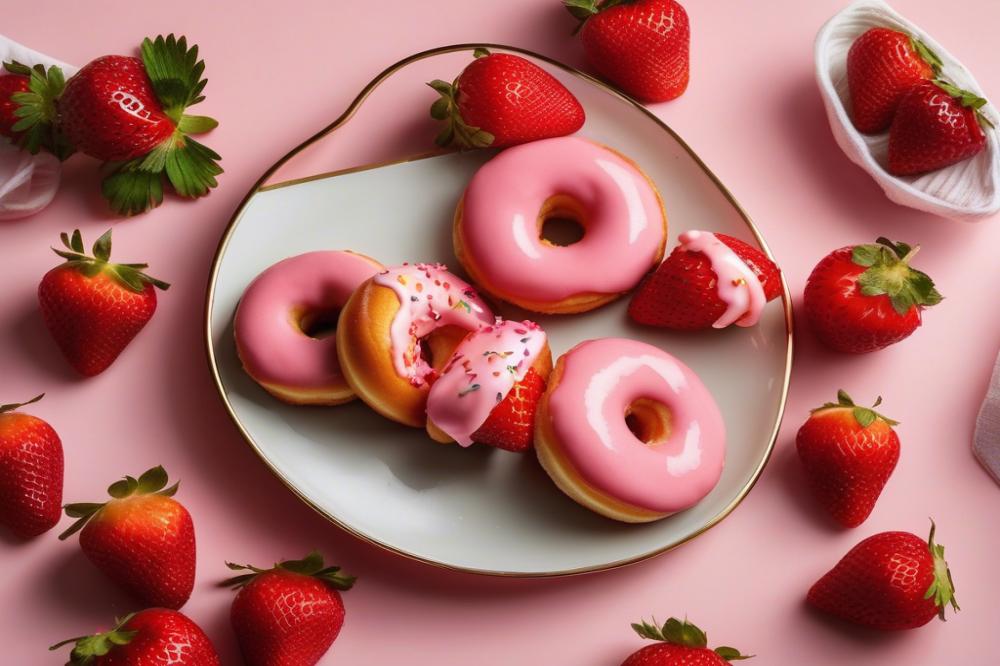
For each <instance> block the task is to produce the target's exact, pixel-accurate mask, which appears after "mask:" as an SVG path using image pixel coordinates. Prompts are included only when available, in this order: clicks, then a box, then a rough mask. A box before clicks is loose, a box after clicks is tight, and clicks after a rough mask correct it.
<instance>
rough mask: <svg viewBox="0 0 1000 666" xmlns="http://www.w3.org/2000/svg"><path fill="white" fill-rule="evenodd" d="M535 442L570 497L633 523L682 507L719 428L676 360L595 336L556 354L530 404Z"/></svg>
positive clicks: (697, 486)
mask: <svg viewBox="0 0 1000 666" xmlns="http://www.w3.org/2000/svg"><path fill="white" fill-rule="evenodd" d="M535 448H536V450H537V452H538V459H539V461H540V462H541V464H542V467H544V468H545V471H546V472H548V474H549V476H551V477H552V480H553V481H554V482H555V483H556V485H557V486H559V488H560V489H561V490H562V491H563V492H564V493H566V494H567V495H569V496H570V497H571V498H572V499H574V500H576V501H577V502H579V503H580V504H582V505H583V506H585V507H587V508H589V509H591V510H593V511H596V512H597V513H600V514H602V515H604V516H607V517H609V518H613V519H615V520H620V521H623V522H628V523H641V522H649V521H652V520H658V519H660V518H664V517H666V516H669V515H670V514H672V513H676V512H678V511H683V510H684V509H687V508H690V507H691V506H693V505H695V504H697V503H698V502H699V501H700V500H701V499H702V498H703V497H705V495H707V494H708V493H709V492H710V491H711V490H712V488H714V487H715V485H716V484H717V483H718V481H719V477H720V476H721V475H722V465H723V460H724V458H725V448H726V431H725V425H724V423H723V421H722V414H721V413H720V412H719V408H718V406H717V405H716V404H715V400H714V399H713V398H712V395H711V394H710V393H709V392H708V389H707V388H705V385H704V384H702V382H701V380H700V379H698V377H697V375H695V374H694V373H693V372H692V371H691V370H690V369H689V368H688V367H687V366H685V365H684V364H683V363H681V362H680V361H678V360H677V359H676V358H674V357H673V356H671V355H670V354H668V353H666V352H665V351H663V350H661V349H659V348H657V347H653V346H652V345H648V344H645V343H643V342H637V341H635V340H626V339H622V338H601V339H598V340H588V341H586V342H582V343H580V344H578V345H577V346H576V347H574V348H573V349H571V350H569V351H568V352H566V353H565V354H564V355H563V356H562V357H560V358H559V360H558V362H557V363H556V367H555V369H554V370H553V371H552V374H551V375H550V377H549V384H548V389H547V390H546V392H545V394H544V395H543V396H542V399H541V401H540V403H539V407H538V413H537V416H536V421H535Z"/></svg>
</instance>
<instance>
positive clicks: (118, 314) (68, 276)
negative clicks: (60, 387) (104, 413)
mask: <svg viewBox="0 0 1000 666" xmlns="http://www.w3.org/2000/svg"><path fill="white" fill-rule="evenodd" d="M60 238H61V239H62V242H63V245H64V246H65V247H66V249H65V250H56V249H54V248H53V251H54V252H55V253H56V254H58V255H59V256H60V257H62V258H64V259H65V260H66V262H65V263H63V264H60V265H59V266H56V267H55V268H53V269H52V270H50V271H49V272H48V273H46V274H45V276H44V277H43V278H42V281H41V283H40V284H39V285H38V302H39V304H40V306H41V310H42V320H43V321H44V322H45V326H46V327H47V328H48V329H49V332H50V333H51V334H52V337H53V338H54V339H55V341H56V344H57V345H58V346H59V349H60V351H62V353H63V356H65V357H66V360H67V361H69V363H70V365H72V366H73V368H74V369H76V371H77V372H79V373H80V374H82V375H84V376H86V377H92V376H94V375H97V374H100V373H101V372H104V370H106V369H107V368H108V366H110V365H111V364H112V363H113V362H114V360H115V359H116V358H118V355H119V354H121V353H122V351H124V350H125V347H127V346H128V344H129V343H130V342H131V341H132V339H133V338H135V336H136V335H138V333H139V331H141V330H142V328H143V327H144V326H145V325H146V323H147V322H148V321H149V320H150V319H151V318H152V317H153V313H154V312H156V290H157V289H164V290H165V289H168V288H169V287H170V285H169V284H167V283H166V282H163V281H161V280H157V279H156V278H152V277H150V276H149V275H147V274H146V273H144V272H142V271H143V269H144V268H146V267H147V264H112V263H109V262H110V260H111V230H108V231H107V232H106V233H105V234H104V235H103V236H101V237H100V238H98V239H97V242H96V243H94V248H93V253H94V254H93V256H92V257H90V256H87V255H85V254H84V249H83V238H82V237H81V236H80V231H79V230H76V231H74V232H73V236H72V238H71V237H70V236H68V235H67V234H62V235H61V236H60Z"/></svg>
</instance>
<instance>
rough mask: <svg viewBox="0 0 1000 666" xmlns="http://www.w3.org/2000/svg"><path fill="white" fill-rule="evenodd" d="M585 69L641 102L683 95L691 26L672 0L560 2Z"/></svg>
mask: <svg viewBox="0 0 1000 666" xmlns="http://www.w3.org/2000/svg"><path fill="white" fill-rule="evenodd" d="M563 4H564V5H566V8H567V9H568V10H569V12H570V13H571V14H572V15H573V16H575V17H576V18H578V19H579V20H580V21H581V23H580V25H579V26H578V27H577V30H578V31H579V32H580V41H581V42H583V52H584V55H585V56H586V58H587V62H588V63H589V65H590V67H591V68H592V69H593V70H594V71H595V72H597V73H598V74H599V75H600V76H602V77H604V78H605V79H607V80H608V81H611V82H612V83H613V84H615V85H616V86H618V87H619V88H621V89H622V90H624V91H625V92H626V93H628V94H629V95H631V96H632V97H635V98H636V99H638V100H639V101H642V102H666V101H668V100H672V99H675V98H677V97H680V96H681V95H683V94H684V91H685V90H687V86H688V79H689V78H690V72H691V63H690V60H691V53H690V52H691V26H690V24H689V22H688V15H687V12H686V11H684V7H682V6H681V4H680V3H679V2H676V1H675V0H637V1H635V2H628V1H626V0H563Z"/></svg>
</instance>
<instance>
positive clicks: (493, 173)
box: [462, 137, 664, 301]
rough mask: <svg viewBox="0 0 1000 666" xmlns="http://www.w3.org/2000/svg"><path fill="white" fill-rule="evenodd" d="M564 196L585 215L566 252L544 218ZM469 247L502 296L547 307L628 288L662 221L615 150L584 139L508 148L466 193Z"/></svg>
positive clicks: (647, 261) (643, 185) (659, 236)
mask: <svg viewBox="0 0 1000 666" xmlns="http://www.w3.org/2000/svg"><path fill="white" fill-rule="evenodd" d="M557 194H562V195H568V196H570V197H572V198H573V199H575V200H576V201H578V202H579V203H580V204H581V205H582V206H583V207H584V209H585V210H586V211H587V212H588V216H589V223H588V227H587V230H586V233H585V234H584V237H583V238H582V239H581V240H580V241H579V242H578V243H574V244H573V245H570V246H567V247H559V246H553V245H549V244H547V243H543V242H542V241H541V239H540V238H539V233H538V228H537V219H538V214H539V211H540V210H541V209H542V206H543V204H544V203H545V201H546V200H547V199H549V198H550V197H552V196H554V195H557ZM462 215H463V217H462V220H463V221H462V229H463V237H464V239H465V242H466V251H467V252H468V254H469V257H470V259H471V260H472V262H473V263H474V264H475V265H476V266H477V267H478V268H479V269H480V271H481V272H482V274H483V276H484V278H485V279H486V280H488V281H489V282H490V284H492V285H494V286H495V288H496V289H497V290H498V291H500V292H502V293H508V294H515V295H523V296H524V297H525V298H529V299H533V300H541V301H558V300H562V299H565V298H569V297H570V296H575V295H577V294H584V293H600V294H611V293H616V292H621V291H626V290H628V289H631V288H632V287H634V286H635V285H636V283H637V282H638V281H639V280H640V279H641V278H642V276H643V275H644V274H645V273H646V272H647V271H648V270H649V269H650V267H651V266H652V263H653V261H654V260H655V258H656V255H657V252H658V250H659V247H660V244H661V243H662V241H663V235H664V226H663V225H664V221H663V211H662V209H661V208H660V204H659V201H658V199H657V197H656V193H655V192H654V191H653V188H652V187H651V186H650V184H649V182H648V181H647V180H646V178H645V177H644V176H643V175H642V174H641V173H640V172H639V171H638V170H637V169H636V168H635V167H634V166H632V164H631V163H629V162H628V161H626V160H624V159H622V158H621V157H620V156H619V155H617V154H616V153H614V152H612V151H610V150H608V149H606V148H603V147H601V146H599V145H597V144H595V143H592V142H590V141H587V140H586V139H581V138H578V137H560V138H557V139H544V140H542V141H534V142H531V143H526V144H523V145H520V146H515V147H513V148H508V149H507V150H504V151H503V152H501V153H500V154H499V155H497V156H496V157H494V158H493V159H492V160H490V161H489V162H487V163H486V164H485V165H484V166H483V167H481V168H480V169H479V171H478V172H476V175H475V176H473V178H472V180H471V181H470V183H469V186H468V189H467V190H466V192H465V199H464V204H463V214H462Z"/></svg>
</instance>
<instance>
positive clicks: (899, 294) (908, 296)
mask: <svg viewBox="0 0 1000 666" xmlns="http://www.w3.org/2000/svg"><path fill="white" fill-rule="evenodd" d="M919 251H920V246H916V247H911V246H910V245H908V244H906V243H893V242H892V241H890V240H889V239H887V238H879V239H878V240H877V241H876V244H874V245H858V246H855V247H854V248H853V249H852V251H851V260H852V261H853V262H854V263H855V264H857V265H858V266H863V267H865V268H866V270H865V272H864V273H862V274H861V275H860V276H859V277H858V286H859V287H860V290H861V293H862V294H863V295H865V296H888V297H889V301H890V302H891V304H892V307H893V309H894V310H895V311H896V312H897V313H898V314H899V315H900V316H906V315H907V314H908V313H909V312H910V310H912V309H913V308H915V307H918V308H924V307H930V306H932V305H936V304H938V303H940V302H941V300H942V296H941V294H940V293H939V292H938V291H937V289H935V287H934V281H933V280H931V278H930V277H929V276H928V275H927V274H926V273H923V272H921V271H918V270H916V269H914V268H911V267H910V265H909V262H910V261H911V260H912V259H913V257H914V256H916V254H917V252H919Z"/></svg>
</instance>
